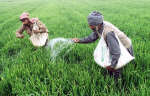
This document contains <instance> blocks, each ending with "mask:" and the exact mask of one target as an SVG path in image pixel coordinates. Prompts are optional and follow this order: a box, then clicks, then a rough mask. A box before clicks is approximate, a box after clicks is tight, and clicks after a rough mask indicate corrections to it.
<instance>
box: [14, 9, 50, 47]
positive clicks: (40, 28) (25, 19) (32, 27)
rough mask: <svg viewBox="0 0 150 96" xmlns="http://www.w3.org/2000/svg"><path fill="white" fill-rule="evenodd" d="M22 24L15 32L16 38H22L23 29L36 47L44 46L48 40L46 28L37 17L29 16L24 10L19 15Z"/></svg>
mask: <svg viewBox="0 0 150 96" xmlns="http://www.w3.org/2000/svg"><path fill="white" fill-rule="evenodd" d="M20 21H21V22H22V26H21V28H20V29H19V30H17V32H16V37H17V38H24V35H23V31H24V30H26V32H27V33H28V34H29V36H30V40H31V42H32V44H33V45H34V46H36V47H41V46H45V45H46V42H47V41H48V29H47V28H46V26H45V25H44V24H43V23H42V22H41V21H40V20H39V19H38V18H32V19H30V18H29V14H28V13H26V12H24V13H22V14H21V16H20Z"/></svg>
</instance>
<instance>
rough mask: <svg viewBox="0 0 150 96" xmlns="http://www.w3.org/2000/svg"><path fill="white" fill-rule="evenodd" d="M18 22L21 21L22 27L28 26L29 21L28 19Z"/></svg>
mask: <svg viewBox="0 0 150 96" xmlns="http://www.w3.org/2000/svg"><path fill="white" fill-rule="evenodd" d="M20 21H22V24H24V25H26V24H29V20H28V19H22V20H20Z"/></svg>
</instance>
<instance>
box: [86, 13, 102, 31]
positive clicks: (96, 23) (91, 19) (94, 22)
mask: <svg viewBox="0 0 150 96" xmlns="http://www.w3.org/2000/svg"><path fill="white" fill-rule="evenodd" d="M87 18H88V24H89V27H90V28H91V29H92V30H98V29H100V28H101V25H102V24H103V15H102V14H101V13H100V12H98V11H93V12H91V13H90V14H89V15H88V17H87Z"/></svg>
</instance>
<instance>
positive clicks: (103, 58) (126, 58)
mask: <svg viewBox="0 0 150 96" xmlns="http://www.w3.org/2000/svg"><path fill="white" fill-rule="evenodd" d="M116 37H117V36H116ZM117 39H118V37H117ZM118 41H119V46H120V50H121V55H120V58H119V61H118V63H117V65H116V68H115V69H119V68H122V67H123V66H125V65H126V64H127V63H129V62H130V61H131V60H133V59H134V57H133V56H131V55H130V53H129V52H128V51H127V49H126V48H125V47H124V46H123V44H122V43H121V42H120V40H119V39H118ZM94 60H95V62H96V63H97V64H98V65H100V66H101V67H103V68H106V67H107V66H110V65H111V56H110V54H109V49H108V47H107V45H106V42H105V40H104V38H103V36H102V37H101V39H100V41H99V43H98V45H97V47H96V49H95V51H94Z"/></svg>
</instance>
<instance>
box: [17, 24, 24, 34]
mask: <svg viewBox="0 0 150 96" xmlns="http://www.w3.org/2000/svg"><path fill="white" fill-rule="evenodd" d="M24 30H25V26H24V25H22V26H21V27H20V28H19V29H18V30H17V31H16V36H18V35H22V33H23V31H24Z"/></svg>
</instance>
